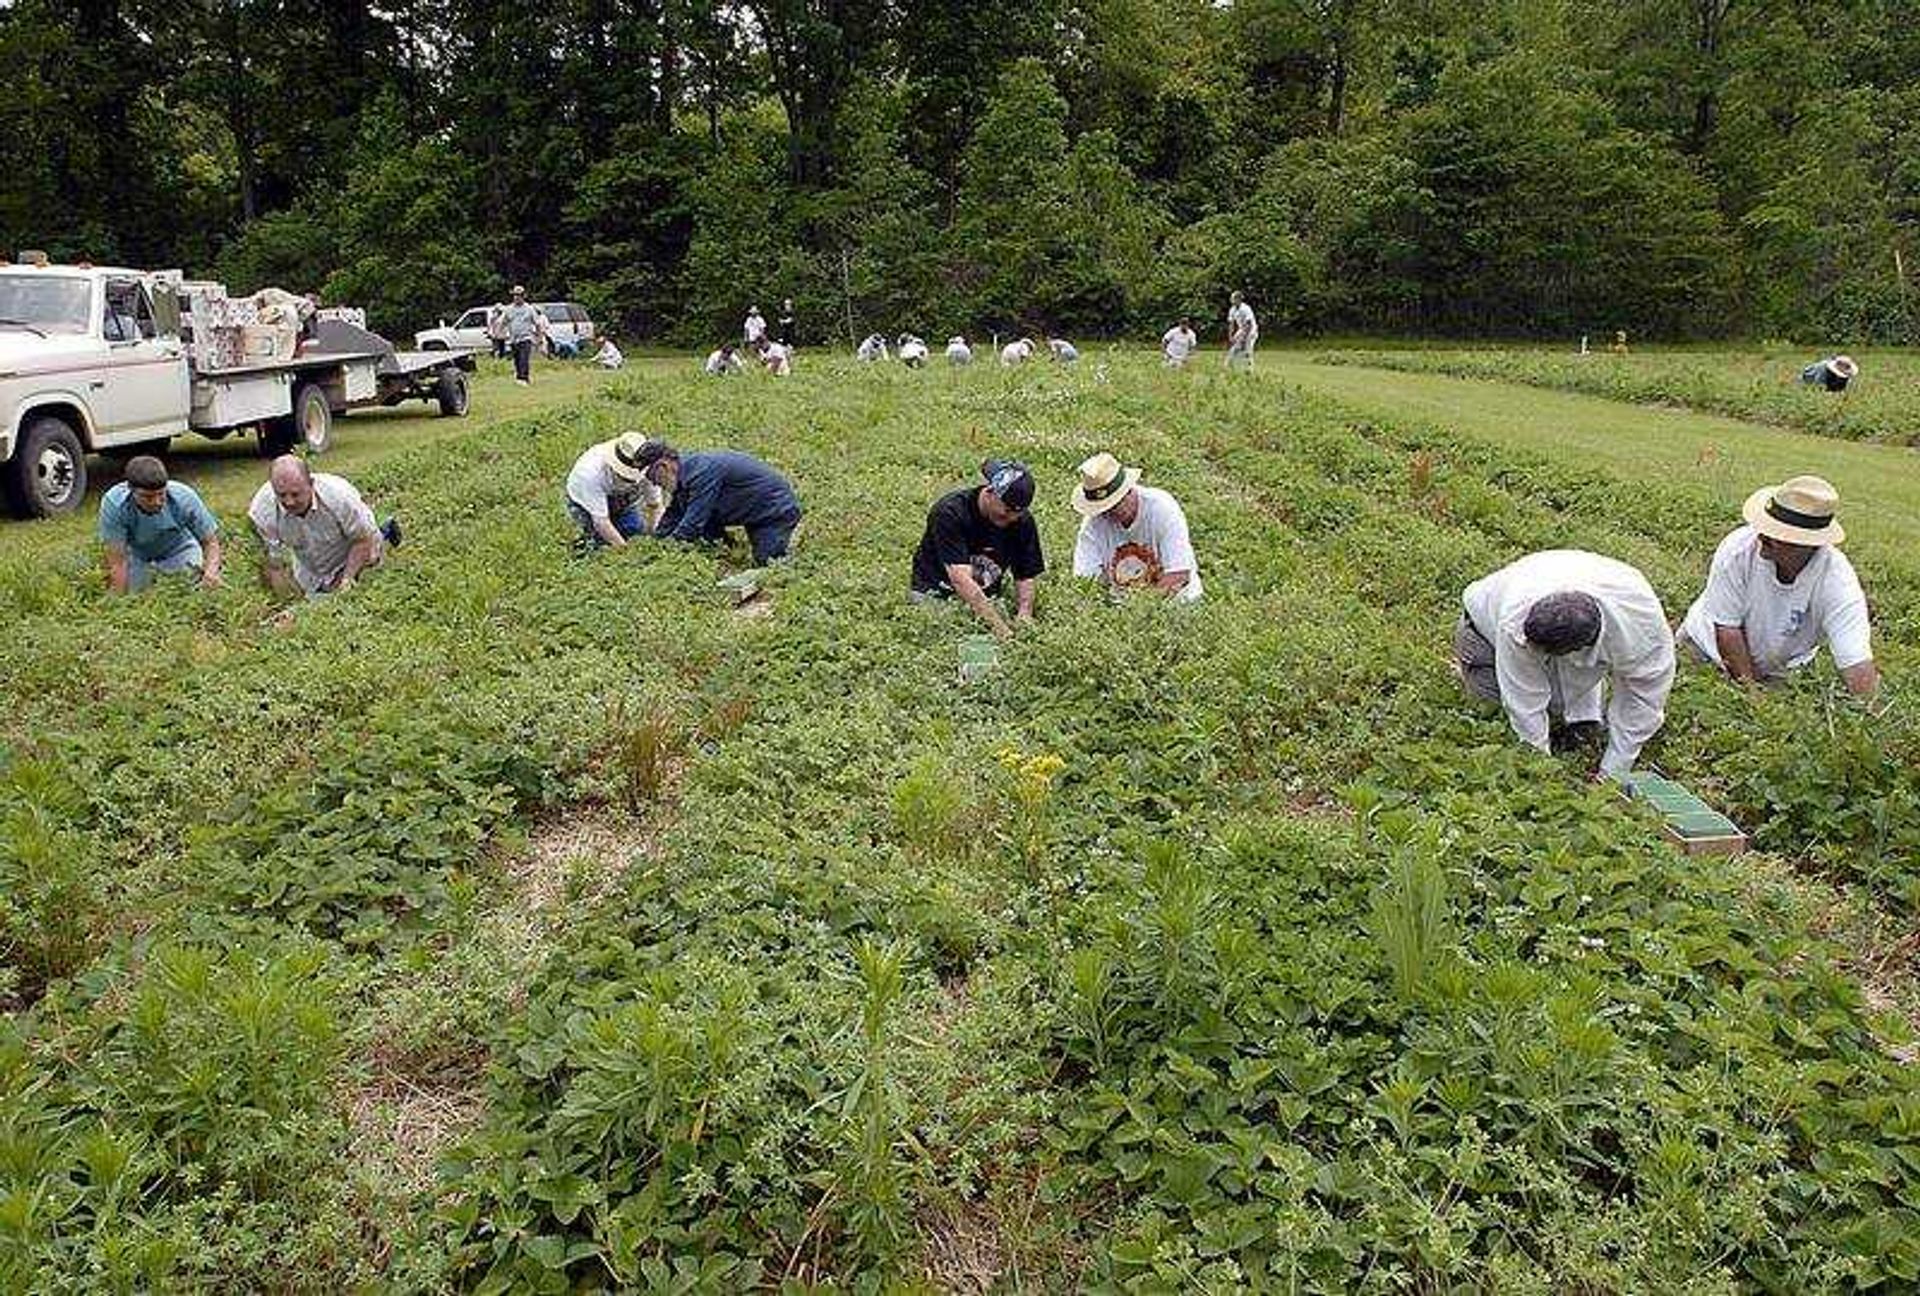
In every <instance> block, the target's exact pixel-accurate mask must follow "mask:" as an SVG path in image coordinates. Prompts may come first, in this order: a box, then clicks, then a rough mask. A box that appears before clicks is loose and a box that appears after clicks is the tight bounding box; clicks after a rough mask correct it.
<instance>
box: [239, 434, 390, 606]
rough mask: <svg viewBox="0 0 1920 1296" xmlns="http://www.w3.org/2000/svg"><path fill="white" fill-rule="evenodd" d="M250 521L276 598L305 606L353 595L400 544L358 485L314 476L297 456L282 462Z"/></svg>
mask: <svg viewBox="0 0 1920 1296" xmlns="http://www.w3.org/2000/svg"><path fill="white" fill-rule="evenodd" d="M247 520H248V521H250V522H252V523H253V530H254V534H256V535H258V536H259V537H260V543H261V545H262V546H263V547H264V548H265V550H266V556H265V562H264V563H263V565H262V567H261V572H260V574H261V578H262V579H263V580H265V581H266V583H267V586H268V587H269V588H270V589H272V590H273V592H274V593H276V594H292V593H294V592H295V591H298V592H300V593H303V594H305V595H306V596H307V597H308V598H318V597H319V596H320V595H322V594H338V593H342V592H344V591H346V590H349V589H352V588H353V583H354V582H355V581H356V580H358V579H359V578H360V573H361V572H364V571H366V570H367V569H368V568H370V567H377V566H379V564H380V560H381V559H382V558H383V557H385V556H386V551H387V546H389V545H393V546H396V547H397V546H398V545H399V543H400V523H399V522H398V520H396V519H394V518H388V519H387V520H386V521H385V522H381V523H376V522H375V521H374V520H373V510H372V509H371V508H369V507H367V502H366V501H365V500H364V499H362V498H360V492H359V491H357V490H355V489H354V488H353V483H351V482H349V481H348V480H347V479H346V478H344V477H336V476H334V475H333V474H332V473H317V472H314V471H313V470H312V469H311V468H309V467H308V466H307V461H306V460H305V459H302V458H300V457H299V456H298V455H290V454H287V455H281V456H280V457H279V458H278V459H275V460H274V461H273V463H272V465H271V466H270V467H269V468H268V469H267V480H266V482H265V483H264V484H263V485H262V486H261V487H260V489H259V490H258V491H256V492H254V496H253V503H251V504H249V505H248V506H247Z"/></svg>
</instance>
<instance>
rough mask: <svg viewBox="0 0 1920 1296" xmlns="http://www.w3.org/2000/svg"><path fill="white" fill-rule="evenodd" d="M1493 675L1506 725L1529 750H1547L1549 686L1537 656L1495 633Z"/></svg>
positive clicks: (1541, 661) (1551, 696)
mask: <svg viewBox="0 0 1920 1296" xmlns="http://www.w3.org/2000/svg"><path fill="white" fill-rule="evenodd" d="M1493 673H1494V678H1495V679H1497V680H1498V681H1499V684H1500V704H1501V705H1502V706H1503V707H1505V708H1506V710H1507V723H1508V724H1510V725H1512V726H1513V732H1514V733H1515V734H1516V735H1518V736H1519V738H1520V741H1521V742H1523V743H1525V744H1527V745H1528V746H1529V747H1538V748H1539V749H1540V750H1541V751H1548V750H1550V748H1549V745H1548V742H1547V705H1548V703H1549V702H1551V701H1552V700H1553V683H1552V680H1551V679H1550V678H1549V677H1548V675H1547V665H1546V663H1545V662H1544V661H1543V660H1541V657H1540V654H1539V653H1537V652H1535V651H1533V650H1532V649H1530V648H1525V647H1522V646H1521V645H1520V644H1517V643H1515V642H1513V640H1512V639H1511V638H1510V637H1509V636H1508V635H1507V633H1506V632H1505V631H1504V630H1497V631H1495V634H1494V643H1493Z"/></svg>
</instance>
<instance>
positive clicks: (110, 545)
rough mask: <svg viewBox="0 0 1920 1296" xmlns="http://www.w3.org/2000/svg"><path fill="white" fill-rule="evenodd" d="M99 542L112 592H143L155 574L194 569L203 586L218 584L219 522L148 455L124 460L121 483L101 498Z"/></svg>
mask: <svg viewBox="0 0 1920 1296" xmlns="http://www.w3.org/2000/svg"><path fill="white" fill-rule="evenodd" d="M100 540H101V543H102V544H104V545H105V546H106V551H107V553H106V561H107V588H108V589H110V590H112V591H113V592H114V593H115V594H130V593H134V592H136V591H139V590H143V589H145V588H146V587H147V586H148V585H149V584H151V583H152V582H153V574H154V573H155V572H187V571H196V572H199V573H200V583H201V584H202V585H203V586H209V587H211V586H214V585H218V584H219V583H220V559H221V553H220V524H219V522H217V521H215V520H214V516H213V513H212V512H211V511H210V510H209V509H208V508H207V506H206V503H205V501H203V500H202V499H201V498H200V495H199V492H197V491H195V490H194V489H193V487H191V486H187V485H183V484H182V483H180V482H177V481H169V480H168V479H167V466H166V465H165V464H163V463H161V462H160V461H159V460H158V459H156V458H154V457H153V456H152V455H135V456H134V457H133V458H131V459H129V460H127V479H126V480H125V481H123V482H121V483H120V484H119V485H117V486H115V487H113V489H111V490H109V491H108V492H107V493H106V495H105V496H103V497H102V498H101V500H100Z"/></svg>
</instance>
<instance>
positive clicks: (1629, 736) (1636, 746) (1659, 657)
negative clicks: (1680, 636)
mask: <svg viewBox="0 0 1920 1296" xmlns="http://www.w3.org/2000/svg"><path fill="white" fill-rule="evenodd" d="M1672 689H1673V647H1672V645H1671V644H1667V645H1666V646H1665V647H1664V648H1663V649H1662V650H1661V651H1657V652H1654V653H1652V654H1650V655H1649V656H1647V657H1645V658H1643V659H1641V661H1639V662H1638V663H1636V664H1635V666H1634V669H1633V670H1632V671H1630V672H1623V673H1620V674H1616V675H1615V676H1614V677H1613V696H1612V697H1611V698H1610V699H1609V700H1608V702H1607V751H1606V754H1605V755H1604V756H1602V757H1601V758H1600V772H1601V773H1603V774H1616V775H1617V774H1624V773H1626V772H1627V771H1628V770H1630V769H1632V768H1633V763H1634V762H1635V761H1637V760H1639V759H1640V749H1641V748H1642V747H1645V746H1646V745H1647V741H1648V740H1649V739H1651V738H1652V737H1653V736H1654V735H1655V734H1657V733H1659V732H1660V726H1661V725H1663V724H1665V723H1666V720H1667V694H1668V693H1669V692H1670V691H1671V690H1672Z"/></svg>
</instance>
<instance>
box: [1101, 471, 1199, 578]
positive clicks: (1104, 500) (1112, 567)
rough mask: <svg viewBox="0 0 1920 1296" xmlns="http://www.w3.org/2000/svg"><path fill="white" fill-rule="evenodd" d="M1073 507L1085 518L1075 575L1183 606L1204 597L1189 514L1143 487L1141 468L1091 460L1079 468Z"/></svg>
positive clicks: (1161, 493) (1173, 501)
mask: <svg viewBox="0 0 1920 1296" xmlns="http://www.w3.org/2000/svg"><path fill="white" fill-rule="evenodd" d="M1072 504H1073V511H1074V512H1076V513H1078V514H1079V515H1080V518H1081V521H1080V535H1079V537H1078V538H1077V539H1076V540H1075V541H1074V545H1073V574H1074V575H1075V576H1090V577H1092V578H1094V579H1095V580H1098V581H1099V582H1100V583H1101V584H1103V585H1105V586H1106V587H1107V588H1108V589H1110V590H1112V591H1114V592H1115V593H1116V594H1119V593H1126V592H1127V591H1130V590H1154V591H1156V592H1158V593H1161V594H1166V595H1168V596H1170V597H1172V598H1175V599H1178V600H1180V601H1181V602H1183V603H1184V602H1192V601H1193V600H1195V599H1198V598H1199V597H1200V564H1199V562H1198V561H1196V560H1195V558H1194V556H1193V540H1192V538H1191V537H1190V536H1189V535H1188V534H1187V515H1186V513H1185V512H1184V511H1183V510H1182V509H1181V508H1180V503H1179V501H1177V500H1176V499H1174V498H1173V496H1171V495H1169V494H1168V493H1167V492H1165V491H1163V490H1159V489H1157V488H1155V487H1152V486H1142V485H1141V484H1140V470H1139V469H1138V468H1122V467H1121V466H1120V461H1119V460H1118V459H1115V458H1114V457H1113V456H1112V455H1110V454H1105V453H1102V454H1097V455H1095V456H1093V457H1092V458H1091V459H1088V460H1087V461H1086V462H1085V463H1083V464H1081V465H1080V484H1079V485H1078V486H1076V487H1075V488H1074V491H1073V499H1072Z"/></svg>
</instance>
